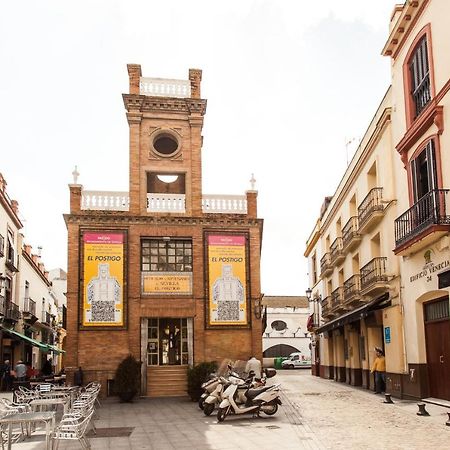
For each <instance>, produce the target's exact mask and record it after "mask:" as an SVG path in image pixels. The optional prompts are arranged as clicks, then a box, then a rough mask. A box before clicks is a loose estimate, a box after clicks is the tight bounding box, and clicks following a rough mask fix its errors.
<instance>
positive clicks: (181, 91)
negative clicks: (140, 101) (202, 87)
mask: <svg viewBox="0 0 450 450" xmlns="http://www.w3.org/2000/svg"><path fill="white" fill-rule="evenodd" d="M139 93H140V94H141V95H149V96H151V97H178V98H190V97H191V82H190V81H189V80H171V79H167V78H145V77H141V79H140V83H139Z"/></svg>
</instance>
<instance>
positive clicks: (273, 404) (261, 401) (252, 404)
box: [217, 383, 281, 422]
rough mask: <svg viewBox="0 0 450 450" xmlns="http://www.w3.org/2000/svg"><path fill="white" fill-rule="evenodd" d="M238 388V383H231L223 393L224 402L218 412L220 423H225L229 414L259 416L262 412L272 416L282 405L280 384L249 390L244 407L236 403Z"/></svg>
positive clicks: (246, 393)
mask: <svg viewBox="0 0 450 450" xmlns="http://www.w3.org/2000/svg"><path fill="white" fill-rule="evenodd" d="M241 384H242V383H241ZM238 388H239V384H238V383H230V385H229V386H228V387H227V388H226V389H225V391H224V392H223V400H222V402H221V403H220V405H219V409H218V411H217V420H218V421H219V422H223V421H224V420H225V418H226V417H227V416H228V415H229V414H248V413H253V414H256V415H259V412H260V411H262V412H263V413H264V414H266V415H268V416H272V415H274V414H275V413H276V412H277V411H278V405H281V400H280V384H276V385H273V386H264V387H259V388H249V389H247V390H246V392H245V397H246V399H247V401H246V402H245V404H244V405H243V406H239V405H238V404H237V403H236V399H237V393H238Z"/></svg>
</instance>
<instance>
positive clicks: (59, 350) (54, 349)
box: [47, 344, 66, 353]
mask: <svg viewBox="0 0 450 450" xmlns="http://www.w3.org/2000/svg"><path fill="white" fill-rule="evenodd" d="M47 347H48V349H49V350H50V351H51V352H53V353H66V351H65V350H62V349H60V348H58V347H55V346H54V345H50V344H47Z"/></svg>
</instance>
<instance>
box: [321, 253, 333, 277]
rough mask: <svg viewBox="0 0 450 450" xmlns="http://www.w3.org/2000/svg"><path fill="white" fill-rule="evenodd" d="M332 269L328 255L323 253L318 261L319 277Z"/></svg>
mask: <svg viewBox="0 0 450 450" xmlns="http://www.w3.org/2000/svg"><path fill="white" fill-rule="evenodd" d="M332 270H333V267H332V265H331V255H330V253H325V255H323V256H322V258H321V259H320V275H321V276H325V275H326V274H327V273H328V272H331V271H332Z"/></svg>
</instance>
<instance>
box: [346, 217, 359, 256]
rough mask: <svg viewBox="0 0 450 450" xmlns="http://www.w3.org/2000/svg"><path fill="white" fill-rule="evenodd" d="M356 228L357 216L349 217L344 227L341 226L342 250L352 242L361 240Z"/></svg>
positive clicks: (350, 245)
mask: <svg viewBox="0 0 450 450" xmlns="http://www.w3.org/2000/svg"><path fill="white" fill-rule="evenodd" d="M358 228H359V226H358V216H353V217H350V219H349V220H348V222H347V223H346V224H345V225H344V228H342V247H343V249H344V251H345V250H349V249H350V248H351V247H352V246H353V243H356V242H359V241H360V240H361V235H360V234H359V233H358Z"/></svg>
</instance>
